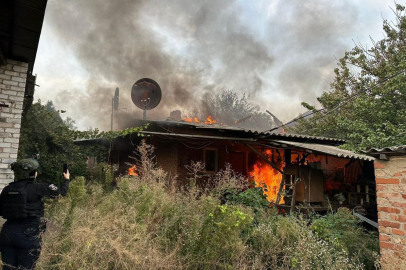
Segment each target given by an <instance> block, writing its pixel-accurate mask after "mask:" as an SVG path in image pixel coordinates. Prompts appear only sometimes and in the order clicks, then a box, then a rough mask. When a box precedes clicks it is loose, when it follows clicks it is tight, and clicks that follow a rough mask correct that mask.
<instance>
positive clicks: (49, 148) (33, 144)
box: [18, 101, 143, 183]
mask: <svg viewBox="0 0 406 270" xmlns="http://www.w3.org/2000/svg"><path fill="white" fill-rule="evenodd" d="M142 129H143V128H142V127H135V128H129V129H126V130H123V131H113V132H112V131H110V132H100V131H99V130H98V129H95V130H90V131H79V130H76V129H75V127H74V121H73V120H72V119H70V118H68V119H67V120H65V121H64V120H63V119H62V118H61V116H60V114H59V112H58V111H56V110H55V107H54V105H53V103H52V102H51V101H48V102H47V103H46V104H44V105H43V104H42V103H41V101H39V102H38V103H35V104H33V105H32V106H31V108H30V110H29V111H28V112H27V114H26V115H25V116H24V117H23V118H22V125H21V135H20V136H21V137H20V146H19V152H18V158H19V159H21V158H27V157H29V156H31V155H32V154H34V153H39V154H40V161H39V163H40V168H39V171H38V172H39V175H38V178H37V180H38V181H41V182H52V183H55V182H57V183H58V182H60V181H62V175H61V171H62V165H63V164H64V163H68V164H70V167H69V170H70V173H71V174H72V176H73V177H75V175H76V176H86V177H89V172H88V169H87V157H88V156H94V157H96V158H97V159H98V161H99V162H107V154H106V153H107V151H108V149H106V147H103V146H99V145H95V146H87V147H79V146H77V145H75V144H74V143H73V140H75V139H78V138H80V139H83V138H86V139H89V138H103V139H112V138H116V137H119V136H125V135H127V134H131V133H134V132H137V133H138V131H140V130H142ZM138 135H141V134H140V133H138Z"/></svg>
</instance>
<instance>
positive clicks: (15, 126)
mask: <svg viewBox="0 0 406 270" xmlns="http://www.w3.org/2000/svg"><path fill="white" fill-rule="evenodd" d="M27 69H28V64H27V63H22V62H17V61H13V60H7V62H6V64H5V65H2V66H0V103H1V104H6V105H8V106H9V108H1V115H0V189H2V188H3V187H4V186H5V185H6V184H7V183H9V182H11V181H13V178H14V175H13V173H12V171H11V170H10V168H9V164H10V163H12V162H14V161H16V159H17V152H18V143H19V138H20V127H21V114H22V110H23V100H24V92H25V83H26V80H27Z"/></svg>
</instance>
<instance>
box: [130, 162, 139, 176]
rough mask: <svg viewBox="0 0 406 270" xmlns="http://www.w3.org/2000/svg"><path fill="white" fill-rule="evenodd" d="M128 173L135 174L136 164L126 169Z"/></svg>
mask: <svg viewBox="0 0 406 270" xmlns="http://www.w3.org/2000/svg"><path fill="white" fill-rule="evenodd" d="M128 175H133V176H137V175H138V173H137V166H135V165H134V166H132V167H131V168H129V169H128Z"/></svg>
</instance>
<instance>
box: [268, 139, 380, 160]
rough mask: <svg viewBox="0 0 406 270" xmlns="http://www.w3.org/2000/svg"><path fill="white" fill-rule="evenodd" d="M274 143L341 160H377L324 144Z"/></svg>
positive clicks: (277, 141) (281, 141)
mask: <svg viewBox="0 0 406 270" xmlns="http://www.w3.org/2000/svg"><path fill="white" fill-rule="evenodd" d="M272 142H276V143H278V144H281V145H287V146H293V147H297V148H303V149H308V150H312V151H315V152H319V153H324V154H327V155H330V156H335V157H339V158H350V159H359V160H369V161H373V160H375V158H373V157H371V156H366V155H360V154H357V153H354V152H352V151H349V150H344V149H340V148H338V147H335V146H331V145H323V144H317V143H301V142H290V141H283V140H272Z"/></svg>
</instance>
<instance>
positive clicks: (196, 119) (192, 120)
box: [185, 116, 217, 125]
mask: <svg viewBox="0 0 406 270" xmlns="http://www.w3.org/2000/svg"><path fill="white" fill-rule="evenodd" d="M185 121H186V122H191V123H192V122H195V123H200V121H199V118H197V117H194V118H191V117H190V118H189V117H187V118H185ZM204 123H205V124H209V125H211V124H215V123H217V121H216V120H213V119H211V116H209V117H207V119H206V121H205V122H204Z"/></svg>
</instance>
